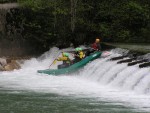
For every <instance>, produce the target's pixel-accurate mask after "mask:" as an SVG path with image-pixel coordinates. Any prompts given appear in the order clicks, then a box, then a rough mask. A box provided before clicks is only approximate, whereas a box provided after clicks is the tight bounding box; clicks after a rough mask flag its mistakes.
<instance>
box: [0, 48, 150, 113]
mask: <svg viewBox="0 0 150 113" xmlns="http://www.w3.org/2000/svg"><path fill="white" fill-rule="evenodd" d="M66 50H68V51H69V50H72V48H68V49H64V50H63V51H66ZM61 51H62V50H59V49H58V48H56V47H54V48H52V49H50V50H49V51H48V52H46V53H44V54H43V55H41V56H40V57H39V58H32V59H30V60H26V61H25V62H24V64H21V66H22V69H21V70H15V71H13V72H1V73H0V86H1V89H8V90H11V91H16V90H24V91H33V92H37V93H38V92H40V93H56V94H60V95H71V96H77V97H80V96H83V97H86V98H95V97H96V98H97V99H101V98H103V99H104V100H108V101H114V102H121V103H123V104H124V105H126V106H128V105H132V106H133V107H136V108H137V109H140V110H146V111H150V89H149V88H150V74H149V72H150V69H149V68H143V69H140V68H138V65H135V66H132V67H128V66H127V64H117V61H110V60H109V59H110V58H112V57H115V56H120V54H118V52H117V50H115V52H114V50H112V51H110V52H111V55H110V56H108V57H105V58H98V59H96V60H95V61H93V62H90V63H88V64H87V65H86V66H85V67H84V68H83V69H81V70H79V71H78V72H76V73H73V74H71V75H62V76H51V75H45V74H38V73H37V70H41V69H47V68H49V66H50V64H51V63H52V62H53V60H54V59H55V58H56V57H58V56H60V55H61V54H60V53H61ZM120 51H121V50H119V53H120ZM70 56H71V54H70ZM59 63H61V62H59ZM50 68H57V65H52V67H50Z"/></svg>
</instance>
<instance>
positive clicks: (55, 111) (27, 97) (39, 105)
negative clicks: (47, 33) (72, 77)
mask: <svg viewBox="0 0 150 113" xmlns="http://www.w3.org/2000/svg"><path fill="white" fill-rule="evenodd" d="M141 112H142V111H141ZM0 113H137V110H136V109H134V108H132V107H126V106H124V105H122V103H117V102H109V101H104V100H103V99H100V98H86V97H74V96H62V95H57V94H51V93H46V94H44V93H34V92H26V91H4V90H3V91H2V90H1V91H0Z"/></svg>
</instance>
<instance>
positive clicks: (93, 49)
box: [86, 38, 101, 56]
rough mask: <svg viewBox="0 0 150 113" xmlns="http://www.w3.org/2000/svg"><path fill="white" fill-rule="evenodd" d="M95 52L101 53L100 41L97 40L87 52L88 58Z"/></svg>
mask: <svg viewBox="0 0 150 113" xmlns="http://www.w3.org/2000/svg"><path fill="white" fill-rule="evenodd" d="M95 51H101V45H100V39H99V38H96V39H95V42H94V43H93V44H92V45H91V47H90V49H89V50H88V51H87V52H86V56H89V55H90V54H91V53H93V52H95Z"/></svg>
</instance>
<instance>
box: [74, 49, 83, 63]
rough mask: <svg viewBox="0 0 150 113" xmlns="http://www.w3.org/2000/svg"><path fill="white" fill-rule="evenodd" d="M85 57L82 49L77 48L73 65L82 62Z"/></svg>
mask: <svg viewBox="0 0 150 113" xmlns="http://www.w3.org/2000/svg"><path fill="white" fill-rule="evenodd" d="M84 57H85V54H84V52H83V50H82V48H76V49H75V54H74V58H75V59H74V60H73V63H76V62H79V61H81V60H82V59H83V58H84Z"/></svg>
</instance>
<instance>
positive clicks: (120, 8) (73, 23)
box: [0, 0, 150, 49]
mask: <svg viewBox="0 0 150 113" xmlns="http://www.w3.org/2000/svg"><path fill="white" fill-rule="evenodd" d="M8 2H18V3H19V4H20V5H21V7H20V8H19V9H15V12H14V15H15V16H14V17H13V18H11V17H9V15H7V21H8V22H13V21H17V22H21V23H22V24H23V32H22V36H23V38H24V39H25V40H26V39H27V40H32V41H34V42H36V43H37V45H39V47H40V48H45V49H48V48H49V47H50V46H51V45H57V46H61V47H67V46H69V45H70V43H73V44H74V45H76V46H77V45H80V44H88V43H93V41H94V40H95V38H96V37H100V38H101V40H102V41H103V42H123V43H150V0H0V3H8ZM12 20H13V21H12Z"/></svg>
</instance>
